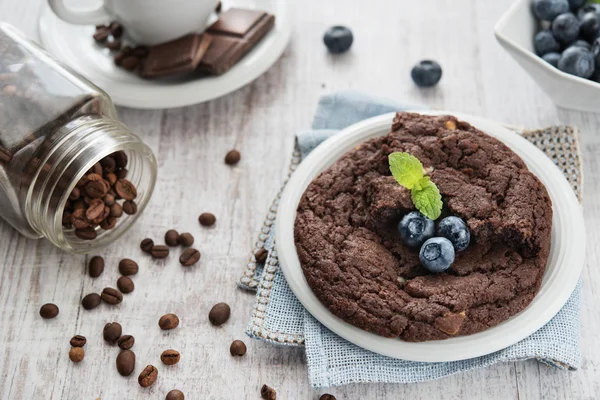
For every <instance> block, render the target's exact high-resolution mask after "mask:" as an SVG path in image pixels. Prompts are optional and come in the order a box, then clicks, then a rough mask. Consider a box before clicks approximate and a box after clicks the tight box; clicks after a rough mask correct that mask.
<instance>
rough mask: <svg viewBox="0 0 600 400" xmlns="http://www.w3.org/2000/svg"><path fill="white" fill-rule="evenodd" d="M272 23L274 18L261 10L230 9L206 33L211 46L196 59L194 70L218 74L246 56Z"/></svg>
mask: <svg viewBox="0 0 600 400" xmlns="http://www.w3.org/2000/svg"><path fill="white" fill-rule="evenodd" d="M274 25H275V17H274V16H273V15H271V14H267V13H266V12H264V11H256V10H246V9H241V8H230V9H229V10H227V11H226V12H224V13H222V14H221V16H220V17H219V20H218V21H217V22H215V23H214V24H212V25H211V26H210V27H209V28H208V30H207V32H208V33H209V34H211V35H212V36H213V41H212V45H211V46H210V47H209V48H208V50H207V51H206V53H205V54H204V57H202V60H201V61H200V65H199V67H198V69H199V70H200V71H202V72H206V73H209V74H214V75H220V74H222V73H224V72H225V71H227V70H229V69H230V68H231V67H232V66H233V65H235V63H237V62H238V61H239V60H240V59H241V58H242V57H244V56H245V55H246V53H248V52H249V51H250V50H251V49H252V48H253V47H254V46H255V45H256V44H257V43H258V42H259V41H260V40H261V39H262V38H263V37H264V36H265V35H266V34H267V32H269V31H270V30H271V29H273V26H274Z"/></svg>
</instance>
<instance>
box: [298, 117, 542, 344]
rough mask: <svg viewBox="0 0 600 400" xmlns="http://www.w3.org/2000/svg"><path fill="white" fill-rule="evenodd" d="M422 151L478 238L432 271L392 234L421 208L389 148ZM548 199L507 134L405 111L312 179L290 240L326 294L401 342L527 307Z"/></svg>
mask: <svg viewBox="0 0 600 400" xmlns="http://www.w3.org/2000/svg"><path fill="white" fill-rule="evenodd" d="M396 151H403V152H408V153H410V154H412V155H414V156H415V157H417V158H418V159H419V160H421V162H422V163H423V166H424V167H425V168H426V169H431V173H430V176H431V179H432V180H433V181H434V182H435V183H436V184H437V186H438V188H439V189H440V193H441V194H442V198H443V200H444V211H443V214H442V217H441V218H443V217H444V216H445V215H456V216H458V217H461V218H462V219H463V220H465V221H466V222H467V225H468V226H469V229H470V230H471V244H470V246H469V247H468V248H467V249H466V250H465V251H463V252H460V253H457V255H456V260H455V262H454V264H453V265H452V266H451V267H450V269H449V270H448V271H447V272H446V273H441V274H431V273H429V272H428V271H427V270H426V269H425V268H423V267H422V266H421V265H420V264H419V257H418V250H415V249H410V248H408V247H406V246H405V245H404V244H403V243H402V240H401V239H400V235H399V233H398V231H397V229H396V226H397V224H398V222H399V221H400V219H401V218H402V216H403V215H404V214H406V213H407V212H410V211H412V210H414V207H413V205H412V202H411V201H410V193H409V192H408V191H407V190H406V189H404V188H403V187H401V186H400V185H398V184H397V183H396V182H395V180H394V178H393V177H391V174H390V172H389V166H388V155H389V154H390V153H393V152H396ZM551 228H552V204H551V201H550V198H549V196H548V193H547V191H546V189H545V187H544V186H543V184H542V183H541V182H540V181H539V180H538V179H537V177H535V176H534V175H533V174H532V173H531V172H530V171H529V170H528V169H527V167H526V166H525V164H524V163H523V161H522V160H521V159H520V158H519V157H518V156H517V155H516V154H515V153H513V152H512V151H511V150H510V149H509V148H508V147H506V146H505V145H504V144H503V143H501V142H500V141H498V140H496V139H494V138H492V137H490V136H488V135H486V134H484V133H483V132H481V131H479V130H477V129H476V128H474V127H472V126H470V125H469V124H467V123H465V122H462V121H458V120H457V119H456V118H454V117H452V116H436V117H432V116H423V115H420V114H413V113H398V114H397V115H396V117H395V119H394V122H393V125H392V131H391V132H390V133H389V134H388V135H386V136H383V137H379V138H375V139H372V140H369V141H367V142H365V143H363V144H362V145H360V146H358V147H357V148H355V149H354V150H352V151H350V152H349V153H347V154H345V155H344V156H343V157H342V158H341V159H339V160H338V161H337V162H336V163H334V164H333V165H332V166H331V167H330V168H329V169H327V170H325V171H324V172H323V173H321V174H320V175H319V176H318V177H317V178H315V180H313V182H312V183H311V184H310V185H309V186H308V188H307V189H306V191H305V193H304V194H303V196H302V199H301V200H300V203H299V205H298V210H297V216H296V222H295V228H294V238H295V243H296V249H297V252H298V256H299V259H300V263H301V266H302V269H303V272H304V275H305V277H306V279H307V281H308V284H309V286H310V287H311V289H312V290H313V292H314V293H315V294H316V296H317V297H318V298H319V300H320V301H321V302H322V303H323V304H324V305H325V306H326V307H327V308H328V309H329V310H330V311H331V312H332V313H333V314H335V315H337V316H338V317H340V318H343V319H344V320H346V321H347V322H349V323H351V324H353V325H356V326H357V327H359V328H362V329H365V330H367V331H371V332H374V333H377V334H379V335H382V336H386V337H399V338H400V339H402V340H406V341H415V342H416V341H426V340H440V339H446V338H449V337H453V336H459V335H468V334H472V333H476V332H480V331H483V330H485V329H487V328H489V327H492V326H494V325H497V324H498V323H500V322H502V321H504V320H506V319H508V318H509V317H511V316H512V315H514V314H516V313H518V312H519V311H521V310H522V309H523V308H525V307H526V306H527V305H528V304H529V303H530V302H531V300H532V299H533V297H534V296H535V294H536V293H537V291H538V289H539V287H540V284H541V280H542V276H543V273H544V269H545V266H546V262H547V259H548V255H549V250H550V233H551Z"/></svg>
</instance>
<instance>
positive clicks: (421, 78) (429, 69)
mask: <svg viewBox="0 0 600 400" xmlns="http://www.w3.org/2000/svg"><path fill="white" fill-rule="evenodd" d="M410 76H411V77H412V80H413V81H414V82H415V84H416V85H417V86H420V87H429V86H434V85H435V84H437V83H438V82H439V81H440V79H442V67H441V66H440V64H438V63H437V62H435V61H431V60H423V61H421V62H419V63H418V64H417V65H415V66H414V67H413V68H412V70H411V71H410Z"/></svg>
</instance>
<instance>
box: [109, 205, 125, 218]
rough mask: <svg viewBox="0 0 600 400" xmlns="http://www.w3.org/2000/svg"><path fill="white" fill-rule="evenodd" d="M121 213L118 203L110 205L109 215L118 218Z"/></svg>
mask: <svg viewBox="0 0 600 400" xmlns="http://www.w3.org/2000/svg"><path fill="white" fill-rule="evenodd" d="M121 215H123V207H122V206H121V205H120V204H119V203H115V204H113V205H112V206H110V216H111V217H115V218H119V217H121Z"/></svg>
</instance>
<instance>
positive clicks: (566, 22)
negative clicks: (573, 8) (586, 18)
mask: <svg viewBox="0 0 600 400" xmlns="http://www.w3.org/2000/svg"><path fill="white" fill-rule="evenodd" d="M552 34H553V35H554V37H555V38H556V40H558V41H559V42H561V43H563V44H569V43H571V42H574V41H575V40H577V38H578V37H579V21H578V20H577V17H576V16H575V15H573V14H571V13H564V14H560V15H559V16H558V17H556V18H555V19H554V21H552Z"/></svg>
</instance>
